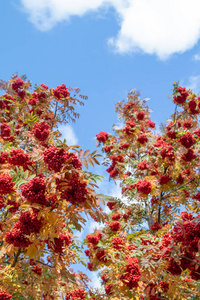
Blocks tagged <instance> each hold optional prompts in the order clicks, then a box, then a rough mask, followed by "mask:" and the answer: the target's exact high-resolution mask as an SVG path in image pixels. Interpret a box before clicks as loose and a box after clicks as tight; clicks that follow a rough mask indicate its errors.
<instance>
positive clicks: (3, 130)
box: [0, 123, 14, 142]
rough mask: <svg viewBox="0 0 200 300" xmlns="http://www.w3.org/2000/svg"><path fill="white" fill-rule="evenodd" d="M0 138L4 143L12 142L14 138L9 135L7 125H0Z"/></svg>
mask: <svg viewBox="0 0 200 300" xmlns="http://www.w3.org/2000/svg"><path fill="white" fill-rule="evenodd" d="M0 130H1V137H2V139H3V140H5V141H9V142H12V141H13V140H14V136H12V135H11V129H10V125H8V124H7V123H1V125H0Z"/></svg>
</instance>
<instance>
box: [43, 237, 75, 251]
mask: <svg viewBox="0 0 200 300" xmlns="http://www.w3.org/2000/svg"><path fill="white" fill-rule="evenodd" d="M71 243H72V241H71V237H70V235H68V234H63V233H60V234H59V237H58V238H54V240H53V241H51V240H48V242H47V246H48V248H49V249H51V250H52V251H53V252H54V253H59V254H62V253H63V248H64V247H65V246H69V245H70V244H71Z"/></svg>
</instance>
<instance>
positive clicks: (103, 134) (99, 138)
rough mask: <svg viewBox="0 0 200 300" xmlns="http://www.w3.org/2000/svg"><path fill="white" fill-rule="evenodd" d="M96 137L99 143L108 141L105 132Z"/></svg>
mask: <svg viewBox="0 0 200 300" xmlns="http://www.w3.org/2000/svg"><path fill="white" fill-rule="evenodd" d="M96 137H97V140H98V141H99V142H102V143H105V142H106V141H107V139H108V133H107V132H105V131H100V133H99V134H96Z"/></svg>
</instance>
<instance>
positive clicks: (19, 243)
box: [5, 228, 31, 249]
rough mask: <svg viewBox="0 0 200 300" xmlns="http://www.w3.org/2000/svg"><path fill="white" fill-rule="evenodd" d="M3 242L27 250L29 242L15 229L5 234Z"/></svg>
mask: <svg viewBox="0 0 200 300" xmlns="http://www.w3.org/2000/svg"><path fill="white" fill-rule="evenodd" d="M5 241H6V242H7V243H8V244H13V245H14V247H22V248H24V249H25V248H27V247H28V246H29V245H30V244H31V242H30V240H29V239H28V238H27V237H26V236H25V235H24V234H23V233H22V232H21V231H20V230H18V229H17V228H14V229H13V230H11V231H9V232H7V233H6V236H5Z"/></svg>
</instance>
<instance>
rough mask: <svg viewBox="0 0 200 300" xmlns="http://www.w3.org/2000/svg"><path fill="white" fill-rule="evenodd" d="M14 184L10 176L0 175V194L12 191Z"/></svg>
mask: <svg viewBox="0 0 200 300" xmlns="http://www.w3.org/2000/svg"><path fill="white" fill-rule="evenodd" d="M14 185H15V184H14V183H13V182H12V177H11V176H8V175H5V174H3V175H0V194H2V195H4V194H9V193H11V192H13V187H14Z"/></svg>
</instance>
